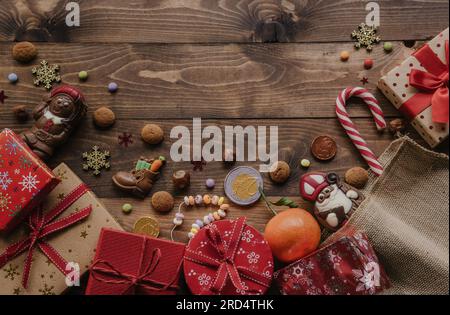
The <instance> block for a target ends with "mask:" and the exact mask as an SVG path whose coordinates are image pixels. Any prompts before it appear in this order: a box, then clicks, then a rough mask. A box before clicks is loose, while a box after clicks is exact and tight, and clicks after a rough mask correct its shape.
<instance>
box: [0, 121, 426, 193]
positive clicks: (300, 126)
mask: <svg viewBox="0 0 450 315" xmlns="http://www.w3.org/2000/svg"><path fill="white" fill-rule="evenodd" d="M145 123H147V121H142V120H125V121H124V120H120V121H118V122H117V124H116V125H115V126H114V128H112V129H110V130H106V131H100V130H97V129H96V128H95V127H93V125H92V122H91V121H90V120H89V119H86V120H85V121H84V122H83V124H82V125H81V126H80V128H79V129H78V130H77V132H76V134H75V135H73V137H72V138H71V141H70V143H68V144H67V145H65V146H63V147H61V149H60V150H58V153H57V154H56V155H55V156H54V158H53V159H52V160H51V161H50V166H52V167H55V166H57V165H58V164H59V163H60V162H64V163H66V164H68V165H69V166H70V167H71V168H72V169H73V170H74V171H75V172H76V173H77V174H78V175H79V176H80V178H81V179H82V180H83V181H84V182H85V183H87V184H88V185H89V186H90V187H92V189H93V190H94V192H95V193H96V194H97V195H98V196H99V197H102V198H117V197H121V198H126V197H129V196H128V195H127V194H126V193H123V192H122V191H120V190H118V189H116V188H115V187H114V186H113V184H112V181H111V176H112V175H113V174H114V173H115V172H117V171H122V170H125V171H126V170H130V169H132V168H133V167H134V163H135V162H136V161H137V160H138V159H139V158H140V157H141V156H142V155H144V156H149V157H154V156H160V155H164V156H166V157H167V158H168V160H169V163H168V165H167V166H166V167H165V168H164V170H163V173H162V176H161V178H160V179H159V180H158V181H157V182H156V184H155V186H154V189H153V191H154V192H156V191H159V190H167V191H170V192H172V193H174V194H175V193H177V192H176V191H175V190H174V189H173V185H172V180H171V176H172V173H173V171H175V170H179V169H184V170H190V171H191V175H192V176H191V186H190V188H189V189H188V190H187V191H186V192H182V194H183V196H184V195H185V194H192V195H196V194H199V193H200V194H202V193H206V192H207V190H206V188H205V181H206V179H208V178H214V179H215V180H216V182H217V184H216V189H215V191H214V192H216V193H217V194H223V180H224V178H225V176H226V174H227V173H228V172H229V170H230V169H231V167H228V166H225V165H224V164H223V163H222V162H211V163H208V165H207V166H206V167H205V169H204V171H203V172H193V171H192V168H193V166H192V165H191V164H190V163H189V162H179V163H175V162H172V160H171V159H170V148H171V146H172V144H173V143H174V142H175V141H176V140H177V139H170V131H171V130H172V128H173V127H174V126H186V127H187V128H189V129H190V130H191V132H192V120H175V121H172V120H164V121H156V123H158V124H160V125H161V127H162V128H163V130H164V132H165V138H166V139H165V141H164V143H163V144H162V145H159V146H149V145H147V144H145V143H144V142H143V141H142V140H141V139H140V137H139V133H140V130H141V128H142V127H143V125H144V124H145ZM355 124H357V126H359V128H360V130H361V133H362V135H363V136H364V137H365V139H366V140H367V142H368V144H369V145H370V147H371V148H373V150H374V152H375V154H381V153H382V152H383V151H384V149H385V148H386V147H387V146H388V144H389V143H390V142H391V141H392V140H393V137H392V136H391V135H390V134H389V133H388V132H386V133H384V134H382V135H381V134H378V133H377V131H376V128H375V125H374V123H373V121H371V120H370V119H366V118H361V119H356V120H355ZM209 125H214V126H218V127H219V128H221V130H222V132H223V133H224V127H225V126H238V125H240V126H243V127H246V126H250V125H251V126H255V127H256V128H257V126H278V128H279V131H278V133H279V152H280V153H279V158H280V159H282V160H286V161H287V162H289V164H290V165H291V168H292V176H291V177H290V180H289V182H288V183H287V184H286V185H282V186H278V185H274V184H273V183H272V182H271V181H270V179H269V178H268V177H267V176H265V189H266V191H267V194H268V195H274V196H283V195H292V196H293V195H297V194H298V179H299V177H300V175H301V174H303V173H304V172H305V170H303V169H301V168H300V167H299V160H300V159H302V158H308V159H310V160H311V161H313V166H312V167H311V170H312V171H314V170H316V171H317V170H321V171H336V172H337V173H338V174H341V175H342V174H344V172H345V171H346V170H347V169H349V168H351V167H353V166H363V167H366V164H365V163H364V161H363V159H362V158H361V157H360V155H359V153H358V152H357V150H356V149H355V148H354V146H353V145H352V143H351V141H350V140H349V139H348V138H347V136H346V135H345V132H344V131H343V129H342V127H341V126H340V124H339V122H338V121H337V120H336V119H289V120H275V119H274V120H220V121H217V120H203V121H202V127H203V128H204V127H206V126H209ZM324 126H326V128H324ZM4 127H10V128H12V129H13V130H15V131H16V132H20V131H22V130H23V129H24V128H25V126H23V125H17V124H15V125H6V124H4V123H3V122H1V123H0V129H1V128H4ZM121 132H129V133H132V134H133V136H134V143H133V144H132V145H131V146H130V147H129V148H127V149H124V148H123V147H121V146H120V145H119V144H118V139H117V137H118V135H119V134H121ZM267 132H268V134H269V131H267ZM321 134H328V135H330V136H332V137H333V138H335V139H336V141H337V143H338V146H339V153H338V155H337V157H336V159H335V160H333V161H331V162H329V163H323V162H319V161H314V158H313V157H312V156H311V153H310V144H311V142H312V140H313V139H314V138H315V137H316V136H318V135H321ZM412 135H413V136H414V137H415V138H418V136H416V134H415V133H414V132H412ZM418 140H419V141H420V139H418ZM205 141H206V140H205ZM422 143H423V142H422ZM94 145H99V146H100V147H101V149H103V150H109V151H110V152H111V155H112V158H111V164H112V167H111V170H110V171H105V172H104V173H103V174H102V175H101V176H100V177H94V176H93V175H91V173H88V172H84V171H83V170H82V163H83V160H82V153H83V152H86V151H90V149H91V148H92V147H93V146H94ZM260 164H261V163H260V162H259V161H258V162H239V163H237V164H236V166H237V165H249V166H253V167H255V168H258V167H259V165H260Z"/></svg>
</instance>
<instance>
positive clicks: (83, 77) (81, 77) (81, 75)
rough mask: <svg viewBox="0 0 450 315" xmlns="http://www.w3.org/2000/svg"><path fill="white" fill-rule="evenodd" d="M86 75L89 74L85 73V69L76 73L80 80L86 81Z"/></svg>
mask: <svg viewBox="0 0 450 315" xmlns="http://www.w3.org/2000/svg"><path fill="white" fill-rule="evenodd" d="M88 76H89V74H88V73H87V71H80V73H78V78H80V80H82V81H86V80H87V78H88Z"/></svg>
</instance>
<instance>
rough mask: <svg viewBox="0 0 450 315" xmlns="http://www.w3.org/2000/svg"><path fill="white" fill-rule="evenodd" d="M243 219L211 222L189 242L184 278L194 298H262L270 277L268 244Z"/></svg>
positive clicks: (271, 267) (272, 266)
mask: <svg viewBox="0 0 450 315" xmlns="http://www.w3.org/2000/svg"><path fill="white" fill-rule="evenodd" d="M245 222H246V219H245V218H239V219H237V220H223V221H217V222H214V223H212V224H210V225H208V226H207V227H205V228H203V229H201V230H200V231H199V232H198V233H197V234H196V235H195V237H194V238H193V239H191V241H190V242H189V244H188V246H187V248H186V253H185V256H184V276H185V279H186V282H187V284H188V286H189V289H190V290H191V292H192V293H193V294H196V295H219V294H220V295H262V294H264V293H266V292H267V290H268V288H269V286H270V284H271V281H272V275H273V269H274V264H273V257H272V252H271V250H270V247H269V245H268V244H267V242H266V241H265V240H264V237H263V236H262V235H261V233H259V232H258V231H257V230H256V229H255V228H253V227H251V226H249V225H247V224H246V223H245Z"/></svg>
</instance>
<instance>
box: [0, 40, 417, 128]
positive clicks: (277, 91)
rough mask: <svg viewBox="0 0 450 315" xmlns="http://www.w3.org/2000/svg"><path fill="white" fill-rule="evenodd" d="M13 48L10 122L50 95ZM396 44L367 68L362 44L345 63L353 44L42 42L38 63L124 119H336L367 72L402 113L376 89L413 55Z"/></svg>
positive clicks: (1, 110)
mask: <svg viewBox="0 0 450 315" xmlns="http://www.w3.org/2000/svg"><path fill="white" fill-rule="evenodd" d="M11 46H12V45H11V44H5V43H4V44H0V49H1V50H0V59H1V60H2V63H1V64H0V89H4V90H5V91H6V93H7V94H8V95H9V96H10V99H9V100H7V103H6V105H5V106H0V119H1V120H3V121H5V122H8V121H10V119H11V113H10V111H9V108H10V106H12V105H17V104H21V105H27V106H29V107H30V108H31V107H33V106H35V105H36V104H37V102H38V101H39V100H40V99H41V98H42V95H43V94H45V89H43V88H36V87H34V86H33V83H32V82H33V76H32V74H31V68H32V66H31V65H28V66H23V65H18V64H17V63H15V62H14V61H13V60H12V58H11V57H10V53H11V52H10V50H11ZM395 47H396V48H395V51H394V52H393V53H391V54H386V53H385V52H384V51H383V49H382V47H378V48H377V49H376V50H375V51H374V52H373V53H372V55H371V58H373V59H374V61H375V67H374V68H373V69H372V70H370V71H366V70H364V67H363V62H364V59H365V58H367V56H368V54H367V53H366V52H365V51H358V52H356V51H355V52H354V53H353V54H352V56H351V59H350V61H348V62H346V63H343V62H341V61H340V60H339V52H340V51H341V50H352V44H350V43H341V44H264V45H261V44H241V45H235V44H228V45H191V44H187V45H138V44H133V45H131V44H114V45H112V44H97V45H93V44H83V45H77V44H39V45H38V48H39V51H40V59H39V60H41V59H46V60H48V61H49V62H50V63H57V64H59V65H60V66H61V71H60V73H61V75H62V79H63V82H64V83H67V84H71V85H75V86H79V87H80V88H81V89H82V91H84V93H85V94H86V97H87V100H88V103H89V104H90V107H91V109H92V108H97V107H99V106H103V105H108V106H110V107H112V109H113V110H114V111H115V112H116V114H117V116H118V117H119V118H120V119H172V118H189V117H205V118H233V119H234V118H268V119H273V118H320V117H328V118H331V117H335V106H334V104H335V100H336V97H337V95H338V93H339V92H340V91H341V90H342V89H344V88H346V87H348V86H360V85H361V84H362V83H361V82H360V80H361V78H362V77H364V76H367V77H368V78H369V84H368V85H366V87H367V88H368V89H369V90H370V91H372V92H374V93H375V95H376V96H377V98H378V99H379V100H380V101H381V103H382V104H381V105H382V108H383V110H384V112H385V114H386V115H387V116H397V115H398V112H397V110H396V109H395V108H394V107H393V106H392V105H391V104H390V103H389V101H387V100H386V98H385V97H384V96H383V95H382V93H381V92H379V91H378V90H377V88H376V83H377V81H378V79H379V78H380V77H381V76H382V75H383V74H385V73H386V72H387V71H389V70H390V69H392V68H393V67H394V66H396V65H397V64H399V63H400V62H401V61H402V60H403V59H404V58H405V57H406V56H408V55H409V54H410V53H411V50H410V49H409V48H406V47H405V46H404V45H403V44H402V43H400V42H397V43H395ZM37 62H38V61H35V64H36V63H37ZM81 70H87V71H88V72H89V80H88V81H87V82H86V83H80V81H79V79H78V72H79V71H81ZM13 71H14V72H16V73H17V74H18V75H19V77H20V81H19V83H18V84H16V85H15V86H11V85H10V84H9V83H8V82H7V78H6V77H7V75H8V73H10V72H13ZM111 81H115V82H117V83H118V84H119V86H120V90H119V92H118V93H117V94H115V95H111V94H109V93H108V91H107V88H106V87H107V85H108V83H109V82H111ZM356 102H358V101H356ZM355 104H358V105H355V106H351V115H352V116H354V117H370V112H369V111H368V109H367V108H366V106H364V105H363V104H362V103H355ZM274 105H276V106H274Z"/></svg>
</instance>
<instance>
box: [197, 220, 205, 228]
mask: <svg viewBox="0 0 450 315" xmlns="http://www.w3.org/2000/svg"><path fill="white" fill-rule="evenodd" d="M195 224H197V225H198V226H199V227H200V228H202V227H204V226H205V225H204V224H203V221H202V220H196V221H195Z"/></svg>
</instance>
